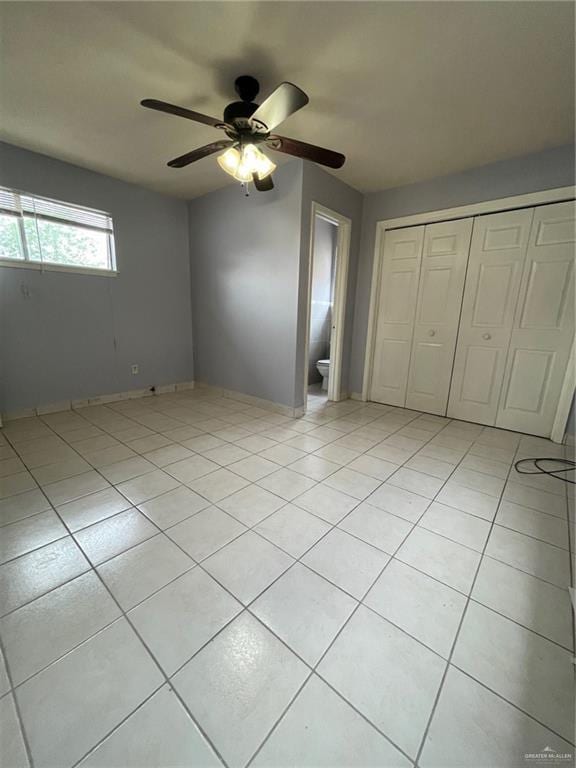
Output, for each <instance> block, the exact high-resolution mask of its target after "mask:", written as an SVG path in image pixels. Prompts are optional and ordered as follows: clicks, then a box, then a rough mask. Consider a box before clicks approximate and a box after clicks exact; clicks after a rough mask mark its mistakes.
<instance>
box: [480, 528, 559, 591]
mask: <svg viewBox="0 0 576 768" xmlns="http://www.w3.org/2000/svg"><path fill="white" fill-rule="evenodd" d="M486 554H487V555H490V557H493V558H495V559H496V560H501V561H502V562H504V563H508V565H512V566H514V568H519V569H520V570H521V571H525V572H526V573H530V574H532V576H537V577H538V578H539V579H544V580H545V581H549V582H550V583H551V584H556V586H558V587H567V586H568V585H569V584H570V566H569V558H568V552H567V551H566V550H565V549H558V547H553V546H552V545H551V544H546V543H545V542H543V541H538V540H537V539H533V538H532V537H530V536H524V534H522V533H517V532H516V531H511V530H510V529H509V528H502V527H501V526H500V525H495V526H494V528H493V529H492V533H491V534H490V538H489V539H488V545H487V547H486Z"/></svg>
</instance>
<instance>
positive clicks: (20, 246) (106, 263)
mask: <svg viewBox="0 0 576 768" xmlns="http://www.w3.org/2000/svg"><path fill="white" fill-rule="evenodd" d="M0 262H2V263H10V262H14V263H16V262H18V263H19V266H30V267H35V268H38V266H39V265H40V266H42V265H46V266H49V267H50V268H54V269H56V268H61V269H64V268H65V269H78V270H84V271H86V270H88V271H92V270H100V271H114V270H115V268H116V264H115V255H114V228H113V222H112V217H111V215H110V214H109V213H106V212H104V211H98V210H94V209H92V208H84V207H82V206H79V205H74V204H73V203H65V202H61V201H58V200H50V199H48V198H45V197H37V196H36V195H29V194H27V193H25V192H19V191H16V190H13V189H7V188H5V187H0Z"/></svg>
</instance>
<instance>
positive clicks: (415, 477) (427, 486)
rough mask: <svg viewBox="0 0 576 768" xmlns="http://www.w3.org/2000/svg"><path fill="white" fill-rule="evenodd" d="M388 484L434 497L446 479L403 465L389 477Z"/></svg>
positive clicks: (428, 497)
mask: <svg viewBox="0 0 576 768" xmlns="http://www.w3.org/2000/svg"><path fill="white" fill-rule="evenodd" d="M387 484H388V485H394V486H396V487H397V488H403V489H404V490H405V491H411V492H412V493H417V494H419V495H420V496H425V497H426V498H427V499H433V498H434V497H435V496H436V494H437V493H438V491H439V490H440V488H442V485H443V484H444V481H443V480H440V479H439V478H436V477H432V475H426V474H424V473H423V472H417V471H416V470H415V469H407V468H406V467H401V468H400V469H399V470H398V471H397V472H395V473H394V474H393V475H392V477H390V478H389V479H388V483H387Z"/></svg>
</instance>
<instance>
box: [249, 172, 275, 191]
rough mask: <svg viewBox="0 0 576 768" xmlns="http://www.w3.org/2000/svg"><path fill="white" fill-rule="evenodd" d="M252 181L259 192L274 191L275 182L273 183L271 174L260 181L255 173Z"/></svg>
mask: <svg viewBox="0 0 576 768" xmlns="http://www.w3.org/2000/svg"><path fill="white" fill-rule="evenodd" d="M252 180H253V182H254V187H255V188H256V189H257V190H258V192H269V191H270V190H271V189H274V182H273V181H272V176H271V175H270V174H269V175H268V176H265V177H264V178H263V179H259V178H258V176H257V175H256V174H255V173H254V174H252Z"/></svg>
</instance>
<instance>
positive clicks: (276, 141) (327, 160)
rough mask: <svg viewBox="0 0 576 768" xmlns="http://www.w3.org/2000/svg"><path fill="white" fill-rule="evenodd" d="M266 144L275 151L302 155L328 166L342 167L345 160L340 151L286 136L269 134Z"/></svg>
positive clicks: (297, 155)
mask: <svg viewBox="0 0 576 768" xmlns="http://www.w3.org/2000/svg"><path fill="white" fill-rule="evenodd" d="M267 144H268V146H269V147H270V149H274V150H275V151H276V152H284V153H285V154H286V155H294V156H295V157H303V158H304V159H305V160H312V162H314V163H319V164H320V165H327V166H328V168H342V166H343V165H344V163H345V162H346V158H345V157H344V155H341V154H340V152H333V151H332V150H331V149H324V147H317V146H315V145H314V144H307V143H306V142H305V141H298V140H297V139H289V138H287V137H286V136H276V135H274V136H270V137H269V139H268V140H267Z"/></svg>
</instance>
